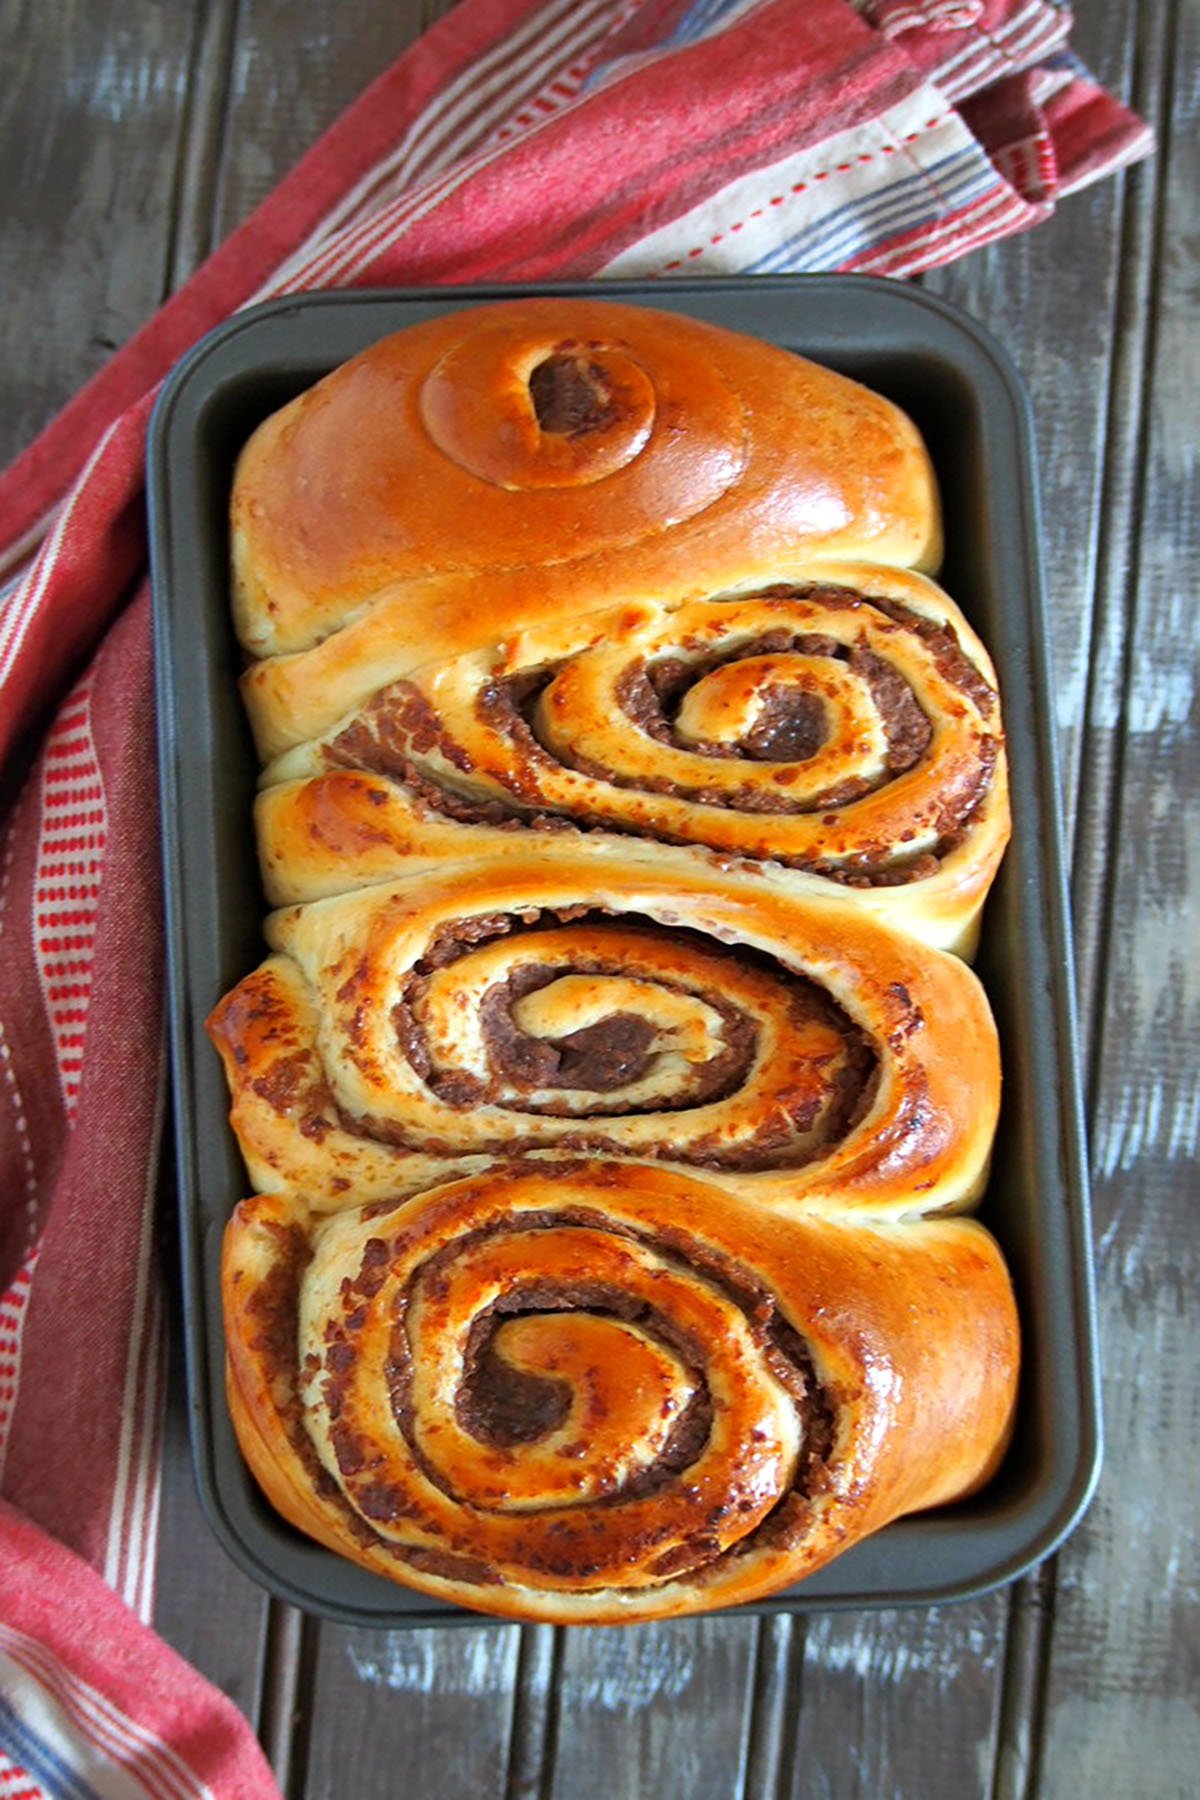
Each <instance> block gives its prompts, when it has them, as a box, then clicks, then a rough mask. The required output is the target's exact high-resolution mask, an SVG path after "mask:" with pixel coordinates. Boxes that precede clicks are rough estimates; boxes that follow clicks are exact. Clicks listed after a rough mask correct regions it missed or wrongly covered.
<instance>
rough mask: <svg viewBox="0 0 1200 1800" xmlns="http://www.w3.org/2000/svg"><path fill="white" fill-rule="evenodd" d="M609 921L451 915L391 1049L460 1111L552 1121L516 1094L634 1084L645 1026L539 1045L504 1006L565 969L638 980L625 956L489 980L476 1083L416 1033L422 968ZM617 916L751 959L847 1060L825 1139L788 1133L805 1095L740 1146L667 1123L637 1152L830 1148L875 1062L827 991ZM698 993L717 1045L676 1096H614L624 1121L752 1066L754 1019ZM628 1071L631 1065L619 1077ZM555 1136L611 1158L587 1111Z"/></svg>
mask: <svg viewBox="0 0 1200 1800" xmlns="http://www.w3.org/2000/svg"><path fill="white" fill-rule="evenodd" d="M609 916H610V915H607V914H605V913H604V912H603V911H602V910H597V911H596V912H594V913H592V912H589V910H588V909H587V908H584V907H576V908H563V909H562V910H561V911H558V912H554V911H547V912H546V913H545V914H538V913H536V912H534V911H532V910H530V911H528V912H526V913H523V914H522V915H520V917H519V918H518V917H517V916H507V915H503V914H494V913H492V914H477V915H476V916H474V917H472V918H466V919H461V920H457V921H450V922H448V923H446V924H445V925H443V926H442V927H441V928H440V930H439V931H438V933H437V935H436V937H435V938H433V939H432V940H431V942H430V946H429V949H428V950H427V952H426V954H425V956H424V957H423V958H422V959H421V961H420V962H419V963H418V964H417V965H416V966H415V970H414V973H413V975H412V976H410V978H409V980H408V982H407V983H406V985H405V987H404V990H403V993H402V997H401V998H400V1000H398V1001H397V1002H396V1004H395V1006H394V1007H393V1009H392V1020H393V1024H394V1027H395V1030H396V1034H397V1038H398V1040H399V1043H400V1047H401V1049H402V1051H403V1053H404V1054H405V1056H406V1057H407V1059H408V1061H409V1064H410V1066H411V1067H412V1068H413V1069H414V1071H415V1072H416V1073H417V1075H418V1076H419V1077H420V1078H421V1079H422V1080H423V1081H424V1082H425V1083H426V1084H427V1085H428V1087H429V1088H430V1090H431V1092H433V1093H435V1094H436V1095H437V1096H438V1098H439V1099H440V1100H442V1101H443V1103H444V1104H446V1105H447V1106H455V1107H461V1108H466V1107H468V1106H477V1105H479V1104H481V1103H498V1104H508V1105H515V1106H517V1107H519V1109H520V1110H522V1111H530V1112H539V1113H542V1114H545V1115H547V1116H551V1117H553V1116H559V1117H561V1116H570V1115H571V1114H572V1113H573V1111H574V1110H575V1109H574V1108H572V1107H570V1106H569V1105H567V1104H566V1103H565V1102H564V1103H562V1104H560V1103H558V1102H555V1101H542V1102H539V1103H538V1104H537V1105H533V1104H532V1103H531V1102H530V1101H529V1100H528V1099H527V1098H526V1097H525V1096H527V1095H528V1094H530V1093H532V1092H533V1091H534V1090H535V1089H538V1088H554V1087H559V1088H563V1089H583V1090H584V1091H586V1092H589V1093H591V1094H594V1095H603V1094H604V1093H605V1092H607V1091H609V1090H610V1089H611V1088H613V1087H614V1086H617V1085H619V1084H620V1083H622V1082H624V1081H629V1080H635V1079H637V1078H638V1076H639V1074H640V1073H641V1070H642V1069H643V1068H644V1066H645V1061H644V1052H645V1048H646V1045H647V1044H648V1042H649V1040H650V1036H651V1035H652V1033H651V1028H650V1027H649V1026H648V1025H647V1024H646V1022H645V1021H643V1020H641V1019H638V1018H635V1017H633V1016H632V1015H630V1014H627V1013H615V1014H613V1015H612V1016H611V1017H610V1018H609V1019H607V1020H602V1021H599V1022H598V1023H597V1024H595V1025H592V1026H588V1027H585V1028H584V1029H582V1030H580V1031H578V1032H573V1033H570V1034H569V1035H568V1036H566V1037H563V1038H561V1039H557V1040H546V1039H539V1038H531V1037H529V1036H528V1035H526V1034H525V1033H523V1032H521V1031H520V1030H519V1028H518V1026H517V1025H516V1022H515V1020H514V1018H513V1015H512V1008H513V1006H514V1004H515V1003H516V1001H517V1000H519V999H520V998H521V997H523V996H524V995H525V994H528V993H532V992H535V991H536V990H537V989H538V988H541V987H544V986H546V985H547V984H548V983H550V982H552V981H554V980H557V979H558V978H559V977H560V976H561V975H563V974H565V973H568V972H570V973H577V974H605V973H619V974H634V975H636V974H637V973H638V968H637V962H636V955H635V956H634V958H633V959H632V961H630V960H629V959H628V958H626V959H625V960H623V961H622V962H620V963H619V964H618V963H616V962H614V963H613V964H611V965H610V964H607V963H605V962H602V961H598V960H591V959H589V960H587V961H585V962H582V963H580V964H577V965H572V967H571V969H570V970H568V969H566V968H564V967H562V966H560V965H558V964H552V963H545V964H538V963H530V964H526V965H524V966H522V967H521V968H519V969H517V970H515V971H514V972H513V974H512V975H510V976H509V978H508V980H507V981H505V982H498V983H496V984H495V985H494V986H493V987H492V988H491V989H490V990H489V992H488V993H487V994H486V995H485V996H484V1000H483V1008H482V1016H481V1026H482V1030H483V1034H484V1038H485V1042H486V1044H487V1047H488V1054H489V1063H490V1076H489V1079H488V1080H486V1081H481V1080H480V1079H479V1078H478V1077H477V1076H476V1075H474V1074H471V1073H467V1072H463V1071H459V1070H454V1069H436V1068H435V1067H434V1066H433V1059H432V1056H431V1054H430V1051H429V1047H428V1042H427V1040H426V1037H425V1030H424V1024H423V1012H424V1006H425V998H426V993H427V989H428V982H427V980H426V979H425V977H426V975H427V974H428V972H430V971H431V970H432V969H435V968H443V967H446V966H447V965H449V964H450V963H452V962H454V961H455V960H456V959H457V958H458V957H459V956H462V955H466V954H468V953H469V952H470V951H471V950H473V949H474V948H475V947H476V946H477V945H479V944H481V943H484V942H487V941H489V940H490V939H492V938H495V937H500V936H503V935H505V934H506V933H508V932H510V931H512V930H514V929H516V928H518V926H522V927H524V930H525V931H526V933H531V934H535V933H536V931H537V929H538V928H539V927H540V928H541V929H545V930H552V929H554V928H555V927H556V926H558V925H560V924H562V923H565V922H569V921H570V920H572V919H578V918H580V917H584V918H587V919H590V920H592V921H593V922H595V923H597V924H599V923H602V922H603V923H607V920H608V918H609ZM625 922H626V923H632V925H633V926H634V928H635V929H636V930H637V932H638V935H639V936H644V937H646V938H651V939H652V938H655V937H658V938H666V939H667V941H668V942H670V944H671V945H672V947H673V948H675V949H678V948H680V947H681V946H683V947H686V946H687V945H688V944H692V945H694V946H695V949H696V951H697V953H698V954H702V955H703V956H704V957H705V958H706V959H708V960H711V959H712V958H713V957H718V958H725V957H727V958H728V960H729V961H730V962H731V964H733V965H734V966H735V967H744V966H745V965H746V964H747V962H749V963H750V964H752V965H753V966H756V967H759V968H762V969H763V970H764V971H765V972H767V973H769V974H770V976H771V979H772V982H773V983H774V984H775V986H776V987H777V988H778V989H780V990H781V991H782V994H783V996H784V999H785V1002H786V1006H787V1012H788V1016H789V1018H790V1020H791V1021H792V1023H793V1024H794V1025H795V1027H796V1029H797V1030H803V1029H806V1028H807V1027H808V1026H809V1025H810V1024H811V1023H813V1022H819V1023H821V1024H824V1025H826V1026H828V1027H829V1028H830V1029H832V1030H834V1031H836V1033H837V1034H838V1036H839V1037H840V1038H841V1040H842V1043H843V1046H844V1051H843V1054H844V1059H845V1060H844V1063H843V1066H842V1067H841V1069H840V1070H839V1071H838V1074H837V1076H836V1078H835V1082H834V1087H835V1090H836V1093H835V1097H834V1100H833V1102H832V1104H829V1103H826V1109H825V1128H824V1132H823V1142H822V1143H821V1144H820V1145H818V1146H813V1147H810V1148H804V1149H801V1148H798V1147H797V1145H796V1142H795V1139H796V1137H797V1135H798V1134H801V1133H804V1134H806V1133H808V1132H810V1131H811V1130H812V1128H813V1126H814V1124H815V1122H816V1110H815V1109H816V1107H817V1105H818V1104H819V1103H818V1102H817V1101H815V1100H810V1101H809V1103H808V1105H807V1107H805V1106H802V1105H800V1104H799V1103H797V1105H796V1106H795V1107H793V1109H792V1111H791V1112H790V1113H789V1114H788V1115H787V1116H780V1115H774V1116H772V1117H771V1118H770V1119H765V1120H763V1121H762V1122H761V1123H760V1125H759V1127H758V1129H757V1130H756V1131H754V1132H753V1133H751V1134H750V1135H748V1137H747V1138H746V1139H745V1140H743V1141H742V1142H741V1143H740V1144H735V1145H730V1144H729V1143H728V1142H727V1141H725V1140H723V1139H721V1140H718V1141H709V1140H708V1139H699V1140H695V1141H693V1142H692V1143H691V1144H690V1145H681V1144H679V1143H678V1142H676V1141H673V1138H672V1134H671V1133H670V1132H669V1130H668V1131H665V1132H664V1136H663V1140H662V1142H661V1143H660V1144H658V1145H652V1146H643V1147H641V1149H640V1150H639V1154H640V1155H644V1156H647V1157H654V1158H665V1159H667V1160H670V1161H676V1162H682V1163H688V1164H692V1165H695V1166H698V1167H706V1168H725V1169H745V1170H755V1169H767V1168H777V1167H789V1168H790V1167H800V1166H802V1165H803V1164H804V1163H806V1162H809V1161H811V1160H812V1159H813V1158H814V1157H815V1156H818V1155H821V1154H823V1153H824V1152H825V1151H826V1150H827V1149H828V1147H829V1145H830V1144H833V1143H837V1142H839V1141H840V1140H841V1139H842V1138H843V1137H844V1136H845V1135H846V1134H847V1133H848V1132H849V1131H851V1130H852V1129H853V1127H854V1125H855V1124H856V1123H857V1121H858V1119H859V1118H861V1117H862V1115H863V1113H864V1112H865V1110H866V1108H867V1107H868V1106H869V1105H870V1103H871V1100H872V1098H873V1096H874V1090H875V1082H876V1078H877V1070H878V1062H877V1058H876V1055H875V1052H874V1050H873V1049H872V1047H871V1044H870V1042H869V1040H868V1039H867V1037H866V1035H865V1034H864V1033H863V1032H862V1031H861V1030H860V1029H859V1028H858V1027H857V1026H855V1025H854V1024H853V1023H852V1022H851V1020H850V1019H849V1017H848V1016H847V1015H846V1014H845V1013H844V1012H843V1011H842V1009H841V1008H840V1007H838V1006H837V1004H836V1003H835V1002H834V1001H833V1000H832V999H831V998H830V996H829V995H828V994H826V993H824V992H822V990H821V989H820V988H818V987H817V986H816V985H815V984H814V983H812V982H810V981H807V980H806V979H805V978H804V977H803V976H799V975H795V974H793V973H792V972H791V971H790V970H788V969H784V968H782V967H781V966H780V965H779V964H777V963H774V962H773V961H772V960H771V959H770V958H769V957H766V956H763V955H761V954H760V953H758V952H755V951H750V950H746V949H742V950H739V951H738V952H736V954H735V953H733V952H728V951H725V950H724V949H723V948H720V947H717V946H714V944H713V943H712V942H711V941H710V940H709V939H707V938H704V937H702V936H701V935H700V934H699V933H693V932H688V931H685V930H676V931H672V932H670V933H667V932H665V931H664V930H663V928H662V927H661V926H658V925H656V924H655V923H653V922H652V921H649V920H645V919H642V918H640V917H635V918H634V919H633V920H632V921H625ZM653 979H655V981H656V982H657V983H658V985H660V986H662V987H664V988H668V989H671V990H673V991H675V992H681V993H683V992H691V991H692V990H690V989H686V988H684V987H683V986H682V985H680V984H676V983H673V982H669V981H664V980H662V978H661V977H658V976H654V977H653ZM699 997H700V998H702V999H703V1001H704V1003H705V1005H707V1006H709V1007H711V1008H712V1009H713V1011H714V1012H716V1013H717V1014H718V1016H719V1017H720V1019H721V1037H722V1044H723V1047H722V1048H721V1049H720V1050H719V1051H718V1052H717V1054H716V1055H714V1056H713V1057H711V1058H710V1059H709V1060H708V1061H707V1062H705V1063H699V1064H696V1065H694V1066H693V1067H692V1069H691V1071H690V1073H689V1076H688V1079H687V1083H686V1086H685V1088H684V1089H683V1090H682V1091H681V1092H679V1093H678V1094H677V1095H676V1096H675V1097H673V1098H669V1099H662V1100H657V1101H655V1102H654V1103H653V1104H652V1105H650V1106H648V1107H646V1108H642V1109H638V1108H630V1107H628V1105H627V1104H626V1103H624V1102H622V1101H620V1100H617V1101H615V1102H614V1103H613V1108H612V1109H613V1110H614V1111H616V1110H619V1111H620V1113H621V1114H622V1115H623V1116H632V1115H633V1114H634V1113H636V1112H638V1111H646V1112H652V1113H654V1114H659V1113H662V1114H664V1115H669V1114H670V1113H671V1112H679V1111H685V1110H687V1109H690V1108H692V1107H698V1106H703V1105H707V1104H709V1103H711V1102H714V1101H718V1100H722V1099H726V1098H728V1097H729V1096H730V1095H731V1094H733V1093H736V1092H737V1089H738V1087H739V1086H740V1085H741V1083H742V1082H743V1081H744V1080H745V1079H746V1076H747V1074H748V1071H749V1069H750V1067H751V1065H752V1063H753V1058H754V1055H755V1051H756V1048H757V1043H758V1026H757V1024H756V1022H755V1021H754V1019H752V1018H751V1017H749V1016H747V1015H745V1014H743V1013H741V1012H740V1011H739V1010H738V1009H737V1008H736V1007H735V1006H734V1005H733V1004H732V1003H731V1002H730V1001H729V1000H727V999H726V998H725V997H724V996H723V995H722V994H719V993H714V992H712V991H709V990H707V989H706V990H704V991H703V992H702V993H701V994H700V996H699ZM634 1028H636V1029H634ZM630 1069H632V1070H633V1071H634V1072H633V1073H630V1072H628V1071H629V1070H630ZM511 1087H517V1088H520V1089H523V1090H524V1095H523V1096H522V1098H521V1099H520V1100H518V1101H508V1102H505V1101H504V1100H502V1099H501V1098H500V1097H501V1095H502V1094H503V1093H504V1091H505V1090H506V1089H509V1088H511ZM603 1110H604V1106H603V1102H602V1101H600V1100H597V1101H596V1102H595V1103H594V1104H592V1105H591V1106H590V1108H589V1111H590V1112H591V1113H592V1114H593V1115H595V1114H597V1113H603ZM344 1123H345V1124H346V1126H347V1129H349V1130H351V1131H355V1132H357V1133H359V1134H360V1135H367V1136H371V1137H374V1138H376V1139H379V1140H381V1141H383V1142H386V1143H392V1144H395V1145H397V1146H398V1147H402V1148H421V1149H424V1150H426V1151H428V1152H430V1153H432V1154H440V1153H445V1154H447V1155H450V1154H453V1150H452V1147H451V1146H450V1145H442V1144H441V1143H440V1142H439V1143H436V1144H435V1143H432V1142H430V1141H427V1140H422V1141H421V1142H420V1143H419V1144H417V1143H415V1142H414V1141H413V1140H412V1138H411V1135H410V1134H409V1133H408V1132H407V1131H406V1130H405V1128H404V1127H402V1126H398V1125H395V1124H393V1123H391V1122H389V1121H386V1120H382V1119H375V1118H370V1117H364V1118H346V1119H345V1120H344ZM558 1142H559V1144H560V1145H561V1147H562V1148H563V1149H565V1150H568V1151H572V1152H573V1151H596V1152H600V1153H605V1152H607V1153H609V1154H611V1153H612V1144H611V1141H610V1140H609V1139H608V1137H607V1136H606V1135H605V1132H604V1125H603V1119H602V1118H600V1119H598V1120H597V1119H595V1118H593V1119H592V1121H590V1122H589V1121H581V1124H580V1127H579V1130H578V1131H576V1132H572V1133H570V1134H568V1135H567V1136H566V1137H564V1138H562V1139H559V1140H558ZM540 1147H541V1146H540V1144H539V1140H538V1138H537V1137H536V1136H530V1137H528V1138H522V1139H517V1140H505V1141H504V1142H503V1143H500V1142H498V1143H496V1144H494V1145H487V1144H484V1145H481V1146H480V1149H481V1150H482V1151H483V1152H484V1153H488V1152H489V1151H491V1150H495V1151H501V1150H506V1151H508V1152H509V1153H511V1154H514V1155H519V1154H521V1153H522V1152H524V1151H527V1150H534V1149H538V1148H540Z"/></svg>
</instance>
